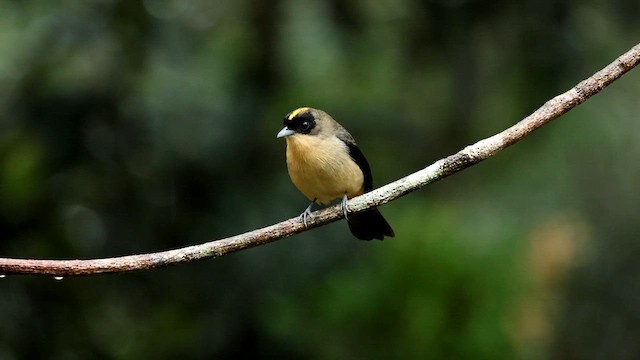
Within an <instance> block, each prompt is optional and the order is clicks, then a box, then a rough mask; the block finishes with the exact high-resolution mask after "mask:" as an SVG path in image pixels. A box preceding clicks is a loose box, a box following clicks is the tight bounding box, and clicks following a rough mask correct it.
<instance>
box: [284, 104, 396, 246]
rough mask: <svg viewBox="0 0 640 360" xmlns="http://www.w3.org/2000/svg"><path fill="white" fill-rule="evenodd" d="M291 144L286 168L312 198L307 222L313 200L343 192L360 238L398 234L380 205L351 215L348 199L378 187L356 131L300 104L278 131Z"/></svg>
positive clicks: (344, 208) (305, 214) (344, 204)
mask: <svg viewBox="0 0 640 360" xmlns="http://www.w3.org/2000/svg"><path fill="white" fill-rule="evenodd" d="M277 137H278V138H282V137H283V138H285V140H286V143H287V146H286V148H287V151H286V157H287V169H288V171H289V176H290V177H291V181H293V183H294V185H295V186H296V187H297V188H298V189H299V190H300V191H301V192H302V193H303V194H304V195H305V196H306V197H307V198H309V200H311V204H309V206H308V207H307V209H306V210H305V211H304V212H303V213H302V214H301V215H300V217H301V218H302V221H303V223H304V225H305V226H307V219H308V218H309V217H310V216H311V208H312V207H313V204H315V203H316V202H319V203H321V204H328V203H329V202H331V201H332V200H334V199H338V198H340V197H342V211H343V212H344V215H345V218H347V222H348V224H349V229H350V230H351V233H353V235H354V236H355V237H357V238H358V239H360V240H371V239H374V238H375V239H380V240H382V239H383V238H384V237H385V236H390V237H393V236H394V233H393V230H392V229H391V226H389V223H387V221H386V220H385V219H384V217H382V214H380V211H378V209H377V208H375V207H374V208H370V209H368V210H365V211H363V212H360V213H355V214H348V211H347V199H350V198H352V197H355V196H358V195H361V194H363V193H365V192H367V191H370V190H372V189H373V177H372V176H371V168H370V167H369V163H368V162H367V159H366V158H365V157H364V155H363V154H362V152H361V151H360V149H359V148H358V145H356V141H355V140H354V139H353V136H351V134H349V132H348V131H347V130H346V129H345V128H343V127H342V126H341V125H340V124H338V123H337V122H336V121H335V120H333V118H331V116H329V114H327V113H325V112H324V111H322V110H318V109H313V108H310V107H301V108H299V109H296V110H294V111H292V112H290V113H289V114H287V115H286V116H285V117H284V128H283V129H282V130H280V132H279V133H278V135H277Z"/></svg>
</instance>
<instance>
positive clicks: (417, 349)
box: [263, 204, 522, 359]
mask: <svg viewBox="0 0 640 360" xmlns="http://www.w3.org/2000/svg"><path fill="white" fill-rule="evenodd" d="M405 210H410V211H408V212H407V216H406V217H402V218H400V219H399V220H400V221H398V222H397V226H399V227H400V228H402V229H403V236H402V239H403V240H402V241H397V240H395V239H392V240H388V241H386V242H385V243H384V244H383V245H375V249H374V250H373V253H372V256H371V258H367V259H363V260H360V261H356V262H354V263H353V264H350V265H349V267H347V268H343V269H334V270H333V271H332V273H331V274H329V275H327V276H326V277H325V278H324V279H322V281H321V282H320V284H315V283H313V284H309V286H307V287H305V288H303V289H300V290H299V292H297V293H294V294H288V295H283V294H279V295H277V296H274V299H273V300H272V305H271V306H270V308H271V310H270V311H269V312H267V313H266V317H265V318H264V320H263V323H264V326H265V328H266V330H267V332H269V333H273V334H274V335H273V336H274V337H275V338H276V339H277V341H280V342H283V343H287V344H294V345H295V346H296V348H297V349H298V351H300V352H301V353H302V354H303V355H305V356H304V357H308V358H321V359H355V358H367V359H389V358H408V359H443V358H456V359H465V358H466V359H483V358H486V359H495V358H512V357H513V356H514V348H513V344H512V343H511V340H510V336H509V334H508V331H507V330H508V329H507V327H506V325H507V323H508V322H509V321H510V317H511V316H512V315H513V314H511V313H510V312H511V311H512V305H513V304H514V302H515V300H516V299H517V298H518V294H519V292H520V285H521V284H520V282H521V281H522V280H521V279H522V277H521V276H522V275H521V273H520V272H521V270H522V269H520V268H519V266H518V264H517V263H516V262H515V259H517V258H518V246H517V245H515V244H519V243H520V241H518V239H517V237H512V236H508V237H507V236H505V238H503V239H487V238H483V237H482V236H478V237H473V238H470V237H466V236H465V235H467V234H466V230H465V229H463V228H461V227H460V226H459V225H458V222H459V221H460V218H461V217H460V215H459V214H456V211H455V210H454V209H453V208H452V207H451V206H446V205H444V204H438V205H437V206H433V205H432V206H429V207H428V208H425V207H424V206H409V207H407V208H405ZM416 224H420V226H416ZM503 236H504V234H503ZM487 243H493V244H492V245H490V247H491V248H486V247H487ZM505 245H506V246H505Z"/></svg>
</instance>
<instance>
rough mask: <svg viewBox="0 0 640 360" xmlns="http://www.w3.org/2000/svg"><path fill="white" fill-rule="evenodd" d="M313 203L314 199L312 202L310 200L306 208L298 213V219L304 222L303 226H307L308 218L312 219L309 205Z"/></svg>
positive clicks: (311, 205)
mask: <svg viewBox="0 0 640 360" xmlns="http://www.w3.org/2000/svg"><path fill="white" fill-rule="evenodd" d="M314 203H315V200H314V201H313V202H311V204H309V206H307V208H306V209H305V210H304V211H303V212H302V214H300V220H301V221H302V223H303V224H304V227H305V228H307V227H308V224H307V223H308V219H312V218H313V215H312V214H311V207H313V204H314Z"/></svg>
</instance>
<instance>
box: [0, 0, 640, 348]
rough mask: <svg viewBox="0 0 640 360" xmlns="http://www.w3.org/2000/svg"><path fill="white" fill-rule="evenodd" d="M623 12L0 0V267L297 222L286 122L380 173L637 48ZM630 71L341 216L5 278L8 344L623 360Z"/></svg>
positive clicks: (632, 119)
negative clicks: (77, 268)
mask: <svg viewBox="0 0 640 360" xmlns="http://www.w3.org/2000/svg"><path fill="white" fill-rule="evenodd" d="M638 13H640V3H639V2H638V1H632V0H617V1H605V0H589V1H580V2H578V1H572V2H571V1H570V2H559V1H552V0H537V1H506V0H499V1H492V2H486V1H473V0H457V1H446V0H440V1H436V0H432V1H409V0H401V1H390V0H382V1H379V0H376V1H374V0H370V1H367V0H359V1H339V0H333V1H326V2H321V1H312V0H303V1H292V0H268V1H246V0H241V1H230V0H227V1H204V0H190V1H177V0H146V1H133V0H129V1H124V0H121V1H116V0H100V1H98V0H95V1H82V2H78V1H43V0H40V1H29V0H24V1H20V2H18V1H8V0H0V231H1V233H2V234H3V235H2V237H1V240H0V256H2V257H16V258H69V259H72V258H96V257H110V256H118V255H127V254H136V253H146V252H154V251H161V250H166V249H172V248H177V247H182V246H187V245H193V244H198V243H202V242H205V241H210V240H214V239H219V238H224V237H227V236H230V235H234V234H239V233H243V232H245V231H248V230H252V229H255V228H258V227H262V226H267V225H270V224H273V223H276V222H279V221H282V220H285V219H288V218H291V217H293V216H297V215H298V214H299V213H300V212H301V211H302V210H303V209H304V208H305V207H306V206H307V204H308V203H307V200H306V198H304V196H302V194H300V193H299V192H298V190H297V189H295V187H294V186H293V185H292V184H291V182H290V180H289V178H288V176H287V173H286V167H285V164H284V142H283V141H282V139H276V138H275V135H276V133H277V132H278V131H279V130H280V129H281V126H282V118H283V116H284V115H285V114H286V113H288V112H289V111H291V110H293V109H295V108H297V107H299V106H304V105H308V106H313V107H318V108H321V109H324V110H326V111H327V112H329V113H330V114H332V115H333V116H334V117H335V118H336V119H337V120H338V121H340V122H341V123H342V124H343V125H344V126H345V127H346V128H348V129H349V130H350V132H351V133H352V134H353V135H354V137H355V138H356V140H357V141H358V143H359V145H360V147H361V148H362V149H363V151H364V153H365V154H366V155H367V157H368V159H369V162H370V163H371V166H372V168H373V171H374V182H375V185H376V186H380V185H383V184H386V183H388V182H390V181H393V180H396V179H398V178H400V177H402V176H405V175H407V174H409V173H411V172H414V171H416V170H419V169H421V168H423V167H425V166H427V165H429V164H431V163H432V162H433V161H435V160H438V159H439V158H441V157H444V156H447V155H450V154H452V153H455V152H457V151H458V150H460V149H462V148H463V147H464V146H466V145H468V144H470V143H473V142H475V141H477V140H479V139H481V138H484V137H487V136H490V135H492V134H494V133H496V132H499V131H501V130H503V129H504V128H506V127H508V126H510V125H512V124H513V123H515V122H516V121H518V120H519V119H521V118H523V117H524V116H526V115H528V114H529V113H531V112H532V111H534V110H535V109H536V108H538V107H539V106H540V105H541V104H542V103H544V102H545V101H546V100H548V99H550V98H551V97H553V96H555V95H557V94H559V93H561V92H564V91H565V90H567V89H569V88H570V87H572V86H573V85H575V84H576V83H577V82H579V81H580V80H582V79H584V78H586V77H588V76H590V75H591V74H592V73H594V72H595V71H597V70H599V69H601V68H602V67H603V66H605V65H606V64H608V63H609V62H611V61H612V60H613V59H615V58H616V57H617V56H618V55H620V54H622V53H623V52H625V51H626V50H628V49H629V48H630V47H631V46H633V45H634V44H635V43H637V42H638V39H639V38H640V27H638V18H637V14H638ZM639 98H640V70H635V71H632V72H631V73H630V74H628V75H627V76H625V77H623V78H622V79H621V80H619V81H618V82H616V83H615V84H614V85H612V86H611V87H609V88H607V89H606V90H605V91H603V92H602V93H601V94H599V95H597V96H596V97H594V98H592V99H591V100H589V101H587V102H586V103H585V104H583V105H582V106H580V107H579V108H577V109H575V110H573V111H571V112H570V113H569V114H567V115H566V116H563V117H562V118H561V119H558V120H557V121H555V122H554V123H552V124H550V125H548V126H546V127H544V128H543V129H541V130H539V131H537V132H536V133H534V134H533V135H532V136H530V137H528V138H526V139H525V140H524V141H522V142H521V143H518V144H517V145H515V146H513V147H512V148H509V149H507V150H505V151H503V152H501V153H500V154H498V155H497V156H495V157H493V158H491V159H489V160H487V161H485V162H483V163H481V164H479V165H477V166H474V167H472V168H470V169H467V170H465V171H463V172H462V173H459V174H457V175H455V176H453V177H450V178H447V179H445V180H443V181H441V182H439V183H436V184H433V185H430V186H428V187H426V188H424V189H422V190H420V191H418V192H415V193H412V194H410V195H409V196H406V197H404V198H402V199H399V200H398V201H394V202H392V203H390V204H388V205H385V206H383V207H382V208H381V211H382V212H383V213H384V214H385V216H386V218H387V219H388V220H389V222H390V223H391V224H392V225H393V227H394V229H395V231H396V234H397V237H396V238H394V239H389V240H386V241H384V242H378V241H373V242H362V241H357V240H356V239H355V238H353V237H352V236H351V235H350V233H349V231H348V229H347V226H346V224H345V223H344V222H343V221H341V222H337V223H334V224H331V225H329V226H326V227H322V228H319V229H316V230H313V231H309V232H306V233H304V234H300V235H296V236H294V237H291V238H288V239H284V240H281V241H277V242H275V243H272V244H269V245H266V246H261V247H258V248H254V249H250V250H247V251H242V252H240V253H236V254H232V255H229V256H225V257H223V258H219V259H214V260H205V261H200V262H195V263H190V264H183V265H179V266H175V267H169V268H164V269H158V270H152V271H144V272H137V273H127V274H117V275H102V276H96V277H86V278H66V279H64V280H61V281H56V280H54V279H52V278H48V277H36V276H7V277H4V278H2V279H0V359H3V360H4V359H7V360H11V359H25V358H46V359H145V358H155V359H175V358H181V359H205V358H216V359H224V358H240V357H249V358H278V359H394V358H396V359H549V358H552V359H602V358H616V359H632V358H638V357H639V356H640V342H638V341H637V340H638V339H639V338H640V308H639V307H638V304H640V262H639V261H638V260H637V259H638V258H639V257H640V241H639V240H640V239H639V235H640V221H639V220H638V214H639V213H640V191H638V182H639V178H640V166H639V164H640V121H638V114H639V113H640V101H639V100H638V99H639Z"/></svg>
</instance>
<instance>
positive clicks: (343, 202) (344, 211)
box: [340, 193, 349, 219]
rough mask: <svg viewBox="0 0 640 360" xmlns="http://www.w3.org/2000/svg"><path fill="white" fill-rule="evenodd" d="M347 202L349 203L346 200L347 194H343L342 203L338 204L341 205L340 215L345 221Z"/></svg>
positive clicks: (347, 209) (347, 199) (347, 210)
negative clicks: (342, 215)
mask: <svg viewBox="0 0 640 360" xmlns="http://www.w3.org/2000/svg"><path fill="white" fill-rule="evenodd" d="M347 201H349V198H347V193H345V194H344V196H343V197H342V201H341V202H340V204H341V205H342V213H343V214H344V218H345V219H348V218H347V212H349V208H348V206H347Z"/></svg>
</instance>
